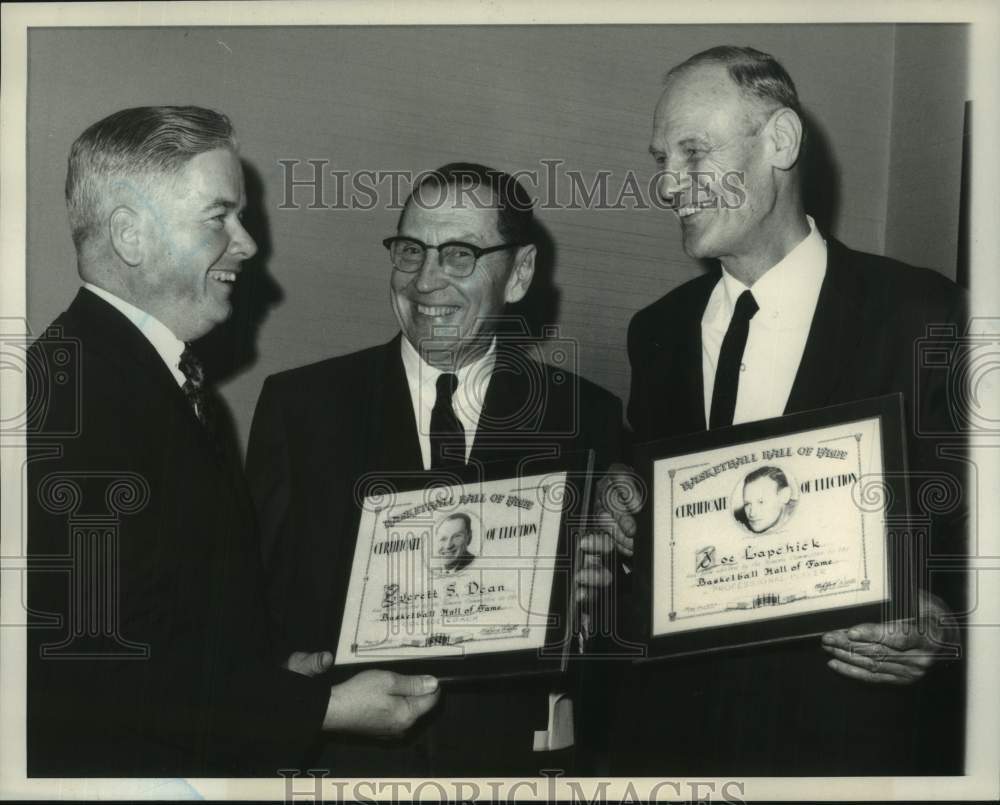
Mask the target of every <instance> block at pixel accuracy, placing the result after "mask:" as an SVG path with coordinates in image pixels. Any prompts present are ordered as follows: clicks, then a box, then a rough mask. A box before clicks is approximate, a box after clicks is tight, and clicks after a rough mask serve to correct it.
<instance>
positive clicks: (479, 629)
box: [334, 456, 590, 680]
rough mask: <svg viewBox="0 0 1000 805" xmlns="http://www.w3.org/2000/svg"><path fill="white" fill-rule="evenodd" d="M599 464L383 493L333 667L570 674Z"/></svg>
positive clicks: (485, 468) (493, 469)
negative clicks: (579, 561)
mask: <svg viewBox="0 0 1000 805" xmlns="http://www.w3.org/2000/svg"><path fill="white" fill-rule="evenodd" d="M588 461H589V456H573V457H571V458H569V459H566V458H563V459H560V461H558V462H553V461H550V460H544V461H532V462H528V463H527V464H523V463H522V464H521V465H519V466H507V465H500V464H497V465H493V464H484V465H480V466H479V467H476V466H474V465H473V466H469V467H464V468H461V469H460V470H458V471H456V472H451V471H448V472H445V473H431V474H425V475H421V476H419V477H417V478H414V479H411V480H410V481H409V482H406V481H401V482H399V483H398V484H395V485H394V484H392V483H391V482H390V480H389V479H386V480H384V481H381V482H378V483H375V484H373V485H372V487H371V489H372V493H371V494H368V495H366V496H364V497H363V499H362V500H361V518H360V524H359V526H358V532H357V541H356V545H355V551H354V560H353V565H352V568H351V574H350V581H349V585H348V590H347V599H346V606H345V608H344V615H343V618H342V622H341V628H340V637H339V640H338V644H337V648H336V654H335V661H334V669H335V670H337V669H338V668H339V669H341V670H343V671H344V672H345V673H346V672H350V673H356V672H357V671H358V666H359V665H366V666H375V667H385V668H389V669H391V670H396V671H399V672H400V673H412V672H416V671H420V672H422V673H433V674H434V675H435V676H438V677H439V678H442V679H445V680H447V679H451V678H459V677H461V678H468V677H472V676H483V675H486V676H495V675H517V674H527V673H559V672H561V671H562V670H564V667H565V657H564V653H565V652H564V648H565V647H566V646H568V641H569V636H570V632H569V620H568V618H569V613H570V611H571V608H570V604H569V596H570V594H571V585H570V584H569V581H570V576H571V573H572V567H573V555H572V551H571V542H572V540H570V539H569V538H568V536H567V535H568V534H569V533H570V531H571V530H574V529H572V528H571V526H572V524H573V523H576V522H578V521H579V519H580V517H581V516H582V513H584V512H585V511H586V508H587V505H588V496H589V481H590V476H589V471H588V469H587V462H588Z"/></svg>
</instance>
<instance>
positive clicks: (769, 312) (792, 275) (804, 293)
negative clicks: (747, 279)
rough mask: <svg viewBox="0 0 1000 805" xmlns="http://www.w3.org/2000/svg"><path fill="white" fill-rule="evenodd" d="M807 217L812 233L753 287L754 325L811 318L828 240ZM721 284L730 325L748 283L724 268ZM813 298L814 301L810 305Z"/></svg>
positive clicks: (781, 325) (793, 323) (794, 323)
mask: <svg viewBox="0 0 1000 805" xmlns="http://www.w3.org/2000/svg"><path fill="white" fill-rule="evenodd" d="M806 220H807V221H808V222H809V234H808V235H806V236H805V237H804V238H803V239H802V240H801V241H799V242H798V243H797V244H796V246H795V248H793V249H792V250H791V251H790V252H789V253H788V254H786V255H785V256H784V257H783V258H782V259H781V260H779V261H778V262H777V263H775V264H774V265H773V266H771V268H769V269H768V270H767V271H766V272H764V275H763V276H762V277H761V278H760V279H758V280H757V281H756V282H755V283H754V284H753V287H752V288H750V290H751V291H752V292H753V298H754V301H756V302H757V307H758V313H757V315H756V316H754V323H755V324H756V323H757V322H758V321H760V322H761V323H762V324H764V325H765V326H769V327H774V328H775V329H784V328H787V327H797V326H799V325H801V324H803V323H806V324H808V323H809V322H810V321H811V320H812V315H813V309H814V307H815V304H814V303H815V300H816V298H817V297H818V295H819V289H820V286H821V285H822V284H823V277H824V276H825V274H826V241H825V240H823V236H822V235H820V233H819V230H817V229H816V222H815V221H814V220H813V219H812V217H811V216H808V215H807V216H806ZM722 284H723V288H724V294H723V297H724V298H723V300H722V305H721V308H722V309H721V310H720V311H719V313H720V314H721V315H722V316H724V321H725V322H726V325H727V326H728V322H729V319H731V318H732V315H733V311H734V310H735V309H736V300H737V299H739V297H740V294H742V293H743V292H744V291H745V290H747V286H746V285H744V284H743V283H742V282H740V281H739V280H738V279H736V277H734V276H733V275H732V274H730V273H729V272H728V271H726V270H725V269H723V270H722ZM810 300H811V301H812V303H813V304H808V303H809V302H810Z"/></svg>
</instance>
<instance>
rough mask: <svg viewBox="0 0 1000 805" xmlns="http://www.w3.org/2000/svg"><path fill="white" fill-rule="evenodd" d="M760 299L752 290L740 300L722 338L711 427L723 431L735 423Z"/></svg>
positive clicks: (710, 417)
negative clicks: (745, 355)
mask: <svg viewBox="0 0 1000 805" xmlns="http://www.w3.org/2000/svg"><path fill="white" fill-rule="evenodd" d="M758 309H759V308H758V307H757V300H755V299H754V298H753V294H752V293H750V291H744V292H743V293H741V294H740V298H739V299H737V300H736V310H735V311H733V318H732V321H730V322H729V329H728V330H726V337H725V338H723V339H722V349H721V350H719V362H718V364H716V367H715V386H714V387H713V389H712V410H711V415H710V416H709V421H708V427H709V428H721V427H725V426H726V425H732V424H733V414H735V413H736V392H737V391H738V390H739V386H740V367H741V365H742V363H743V350H744V348H745V347H746V345H747V334H748V333H749V332H750V319H752V318H753V317H754V315H755V314H756V313H757V311H758Z"/></svg>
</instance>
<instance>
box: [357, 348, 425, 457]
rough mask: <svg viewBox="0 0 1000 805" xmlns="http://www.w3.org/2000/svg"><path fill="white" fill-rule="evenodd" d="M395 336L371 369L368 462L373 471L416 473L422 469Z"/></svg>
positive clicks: (400, 356) (414, 421) (411, 400)
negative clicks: (371, 393)
mask: <svg viewBox="0 0 1000 805" xmlns="http://www.w3.org/2000/svg"><path fill="white" fill-rule="evenodd" d="M401 337H402V336H401V335H397V336H396V337H395V338H394V339H392V341H390V342H389V343H388V344H386V345H385V346H384V347H383V348H382V349H381V351H380V355H379V356H378V358H377V359H376V360H375V362H374V363H373V366H372V378H371V385H370V388H371V389H372V392H373V397H372V401H371V402H372V405H371V407H370V408H369V410H368V438H367V442H368V451H367V455H368V460H369V461H371V460H372V459H373V458H375V459H376V461H377V465H376V466H369V470H372V471H388V472H419V471H421V470H422V469H423V467H424V464H423V458H422V457H421V454H420V440H419V438H418V436H417V421H416V418H415V417H414V415H413V398H412V397H411V396H410V387H409V384H408V383H407V382H406V370H405V369H404V368H403V358H402V355H401V354H400V338H401Z"/></svg>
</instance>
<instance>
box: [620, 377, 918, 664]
mask: <svg viewBox="0 0 1000 805" xmlns="http://www.w3.org/2000/svg"><path fill="white" fill-rule="evenodd" d="M870 420H877V421H878V423H879V427H878V431H879V434H880V437H881V438H880V439H879V440H878V441H879V444H878V447H879V449H880V450H881V466H882V473H881V474H882V478H881V484H882V488H881V491H880V494H881V495H882V500H883V501H884V505H883V508H882V517H883V523H884V527H883V529H882V531H883V533H882V534H881V539H876V540H875V541H874V542H875V549H876V550H877V549H879V548H880V549H881V551H882V556H883V563H882V567H883V569H884V574H883V587H882V590H883V592H884V596H885V597H884V598H883V599H882V600H880V601H877V602H873V603H865V604H862V605H859V606H840V607H830V608H817V609H816V610H814V611H808V612H799V613H797V614H782V610H781V608H780V606H778V607H770V606H769V607H766V608H765V607H763V606H762V607H761V613H760V616H759V617H755V618H754V619H753V620H749V621H745V622H735V623H729V624H723V625H712V626H707V627H704V628H690V629H688V630H686V631H679V632H675V633H672V634H669V633H668V634H665V633H663V632H662V630H658V629H657V628H656V626H655V623H656V620H657V619H656V614H657V610H656V607H658V606H663V603H664V602H663V598H662V596H663V594H664V591H663V590H660V591H659V592H658V591H657V589H656V587H655V584H654V578H656V571H657V562H664V561H672V560H670V559H666V558H665V557H666V556H667V553H666V551H667V550H668V547H667V546H664V545H662V544H659V542H658V541H657V539H656V537H655V535H654V529H653V523H654V522H655V520H656V517H657V515H658V514H659V513H660V512H659V509H662V507H664V506H665V505H668V504H667V502H665V501H664V500H663V499H662V496H660V498H659V499H658V496H657V494H656V489H655V487H654V484H653V477H654V466H655V465H656V464H657V463H658V462H661V461H665V460H667V459H676V458H678V457H687V456H696V455H698V454H700V453H707V452H709V451H712V450H716V449H718V448H729V447H732V448H739V447H741V446H746V445H752V444H753V443H755V442H760V441H761V440H765V439H766V440H774V439H779V438H786V437H788V438H793V437H794V438H802V437H804V436H805V435H807V434H809V433H811V432H814V431H818V430H820V429H822V428H829V427H831V426H839V425H848V424H850V423H860V422H867V421H870ZM903 421H904V417H903V398H902V395H900V394H890V395H885V396H882V397H876V398H871V399H867V400H861V401H857V402H851V403H846V404H842V405H835V406H830V407H827V408H822V409H816V410H812V411H805V412H801V413H795V414H790V415H786V416H782V417H775V418H772V419H766V420H759V421H756V422H748V423H745V424H740V425H734V426H731V427H726V428H719V429H715V430H709V431H705V432H700V433H694V434H690V435H685V436H680V437H676V438H672V439H666V440H660V441H655V442H648V443H644V444H641V445H637V446H636V447H635V450H634V457H635V461H636V471H637V472H638V473H639V475H640V476H641V477H642V479H643V480H644V481H645V482H646V484H647V489H648V490H650V491H649V496H648V500H647V502H646V505H645V506H644V508H643V511H642V512H641V513H640V515H639V517H638V520H639V533H640V534H642V535H645V537H646V538H645V539H640V540H637V541H636V543H637V544H636V558H637V565H638V568H639V573H638V581H639V582H640V584H639V587H638V589H637V597H638V599H639V604H640V612H641V615H640V617H642V618H643V619H644V622H643V624H642V633H643V637H644V639H645V640H646V641H647V646H646V648H647V651H646V654H645V655H644V656H643V657H641V658H638V659H636V660H634V661H633V662H637V663H643V662H649V661H659V660H665V659H669V658H674V657H682V656H686V655H690V654H701V653H705V652H720V651H727V650H734V649H739V648H747V647H751V646H760V645H764V644H768V643H774V642H783V641H789V640H797V639H802V638H808V637H815V636H817V635H820V634H822V633H824V632H826V631H829V630H831V629H837V628H847V627H850V626H853V625H856V624H858V623H866V622H884V621H887V620H891V619H901V618H907V617H910V616H911V615H912V613H913V611H914V610H915V600H914V599H915V595H916V578H915V569H914V567H913V562H911V561H908V553H909V552H910V549H911V547H912V545H911V540H910V539H909V534H910V531H909V526H908V519H907V515H908V512H909V499H908V488H907V483H906V470H907V464H906V447H905V444H906V442H905V438H904V436H905V434H904V431H903ZM672 481H673V476H671V482H672ZM673 515H674V512H673V511H671V517H672V516H673ZM671 534H672V532H671ZM671 539H673V537H672V536H671ZM673 548H676V543H674V544H673V545H670V546H669V549H673ZM671 570H672V567H671ZM660 612H661V617H660V622H661V623H662V610H661V611H660ZM768 613H773V615H770V616H769V614H768ZM673 615H674V613H670V614H669V616H670V617H673Z"/></svg>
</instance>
